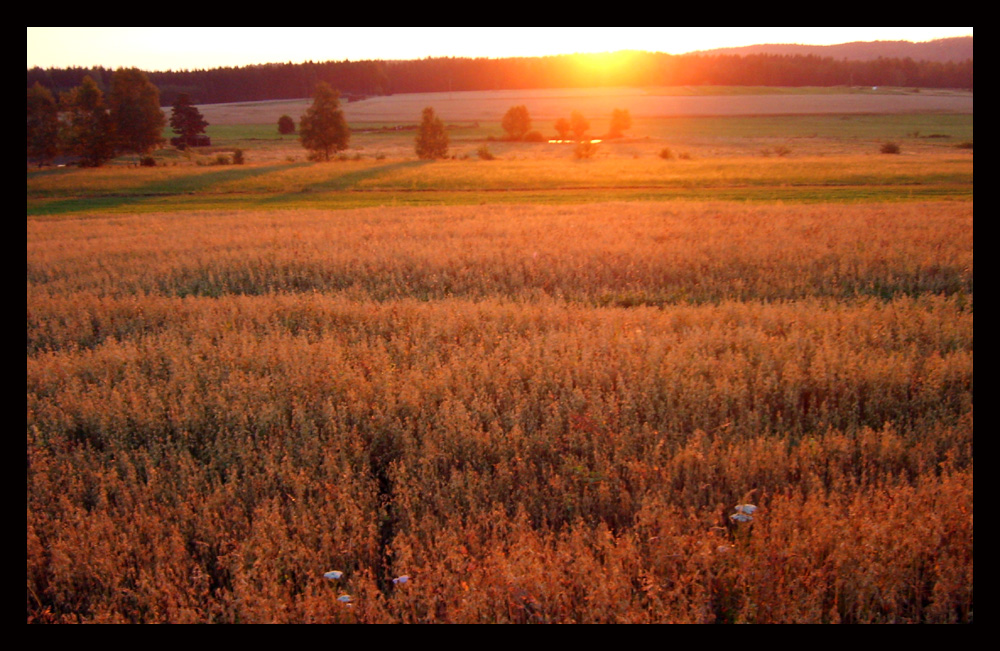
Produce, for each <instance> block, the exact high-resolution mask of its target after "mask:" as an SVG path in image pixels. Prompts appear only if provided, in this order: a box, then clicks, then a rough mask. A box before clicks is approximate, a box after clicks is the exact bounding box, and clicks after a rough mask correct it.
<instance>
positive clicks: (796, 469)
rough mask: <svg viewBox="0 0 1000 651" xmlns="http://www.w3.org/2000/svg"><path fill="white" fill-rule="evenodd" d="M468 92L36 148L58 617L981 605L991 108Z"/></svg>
mask: <svg viewBox="0 0 1000 651" xmlns="http://www.w3.org/2000/svg"><path fill="white" fill-rule="evenodd" d="M449 95H450V97H451V100H450V101H451V104H450V105H448V106H451V107H452V108H451V109H450V110H453V111H454V113H453V114H452V115H449V114H448V112H447V111H445V110H442V111H441V113H442V115H443V116H444V117H445V119H446V121H447V122H448V124H449V125H450V128H449V131H448V133H449V135H450V137H451V146H452V149H451V151H452V154H453V157H452V158H449V159H447V160H439V161H433V162H429V161H422V160H417V159H416V156H415V154H414V151H413V139H414V135H415V133H414V131H413V130H412V128H411V127H412V126H413V125H414V124H415V123H416V120H417V119H418V118H419V110H420V108H422V107H423V106H425V105H429V102H428V104H423V102H424V101H425V100H427V99H428V98H426V97H423V96H421V97H414V96H400V97H390V98H376V99H377V100H378V101H377V102H376V101H374V100H365V101H363V102H355V103H351V104H348V105H345V113H346V114H347V116H348V121H349V123H350V125H351V127H352V130H353V133H352V137H351V146H350V148H349V149H348V150H346V151H344V152H342V155H341V156H340V157H339V159H338V160H334V161H330V162H326V163H316V162H310V161H308V160H307V159H306V156H305V153H304V150H303V149H302V148H301V147H300V146H299V144H298V141H297V140H296V138H295V136H279V135H278V134H277V130H276V127H275V125H276V122H277V117H278V116H279V115H281V114H283V113H288V114H289V115H292V116H293V117H295V118H296V120H297V119H298V116H299V115H300V114H301V112H302V111H304V108H305V106H307V105H308V103H307V102H300V103H298V104H295V103H261V104H257V105H243V106H237V105H228V106H219V107H203V109H204V113H205V116H206V118H207V119H208V121H209V122H210V124H211V125H212V126H210V127H209V135H210V136H211V137H212V140H213V147H212V148H210V149H205V150H202V151H198V152H197V153H191V154H189V155H185V154H183V153H181V152H176V151H172V150H162V151H159V152H157V153H156V158H157V160H158V162H159V165H158V166H157V167H151V168H146V167H136V166H134V165H133V164H132V162H133V161H129V160H128V159H123V160H121V161H116V162H115V163H113V164H110V165H107V166H105V167H102V168H97V169H78V168H68V167H67V168H47V169H42V170H36V169H31V168H29V169H28V171H27V219H26V225H27V425H26V430H27V445H26V452H27V472H26V484H27V491H26V492H27V522H26V524H27V549H26V554H27V590H26V602H27V620H28V621H29V622H39V623H47V622H66V623H69V622H143V623H153V622H174V623H181V622H187V623H194V622H211V623H256V622H289V623H306V622H316V623H320V622H324V623H325V622H330V623H333V622H343V623H349V622H357V623H431V622H436V623H971V622H972V621H973V517H972V513H973V275H974V274H973V197H972V192H973V153H972V147H971V142H972V113H971V94H967V95H963V94H961V93H957V94H954V95H950V94H941V95H940V97H939V98H938V99H940V98H946V99H948V101H952V100H953V99H954V98H955V97H958V98H959V99H967V100H968V110H965V109H957V108H954V107H952V108H944V109H942V108H936V109H934V110H931V109H930V108H927V107H926V106H925V108H924V109H922V110H915V109H911V108H907V109H899V108H897V105H896V104H891V103H890V104H883V106H888V107H890V108H889V109H886V110H885V111H882V112H879V111H874V110H871V111H866V112H863V113H861V112H857V113H855V112H852V111H845V110H844V109H843V108H842V107H843V106H844V104H843V103H842V102H843V101H845V100H844V97H842V96H841V95H838V94H828V93H815V94H807V93H802V94H800V93H792V94H788V95H787V96H788V97H792V98H795V100H796V102H800V101H805V100H803V99H802V98H803V97H804V98H805V99H806V100H808V102H810V103H812V105H813V107H815V106H821V107H822V106H826V107H828V110H816V109H815V108H814V109H813V110H811V111H808V112H805V111H803V110H802V109H799V108H795V107H794V106H792V105H788V107H786V108H787V109H788V111H789V113H788V114H787V115H779V114H778V112H777V111H776V110H775V112H766V111H759V114H749V113H748V114H743V113H739V114H737V113H735V112H733V113H732V114H729V113H723V112H719V113H717V114H702V115H683V116H682V115H676V114H670V115H666V114H657V113H656V112H655V111H648V112H642V111H638V110H636V111H633V117H634V121H633V125H632V128H631V129H630V130H629V132H628V133H627V134H626V137H624V138H621V139H616V140H608V141H603V142H601V143H599V144H598V145H597V153H596V155H595V156H594V157H592V158H585V159H578V158H576V157H575V156H574V154H573V146H571V145H570V146H567V145H561V144H551V143H548V142H539V143H525V142H508V141H504V140H503V139H502V137H501V136H502V129H501V128H500V118H501V117H502V115H503V112H504V111H505V110H506V108H508V107H509V106H510V105H513V104H522V103H525V100H519V99H515V98H512V97H510V96H508V95H504V94H501V93H498V94H495V95H488V94H486V95H483V96H480V95H479V94H470V95H476V96H475V97H467V98H465V99H466V101H467V102H468V104H467V105H465V106H464V107H463V105H462V99H463V97H462V94H457V93H456V94H449ZM915 95H916V96H917V97H914V96H915ZM685 96H686V95H684V94H683V93H681V92H680V91H678V92H677V93H676V94H675V95H671V97H677V98H681V97H685ZM690 96H691V97H692V98H698V97H700V96H699V95H697V94H696V93H695V92H694V91H691V93H690ZM748 96H749V97H755V95H753V94H749V95H747V94H737V93H732V94H731V95H720V96H712V97H710V99H711V100H712V101H713V102H718V103H720V106H722V105H724V104H725V103H724V100H725V99H727V98H728V99H730V100H733V101H741V100H742V99H745V98H746V97H748ZM637 97H647V96H646V95H637ZM761 97H766V98H767V100H768V101H770V102H775V103H776V105H778V106H780V101H779V96H777V95H776V94H770V93H762V94H761ZM851 97H856V98H862V99H865V100H866V101H873V98H874V99H876V100H877V99H878V98H880V97H881V98H883V99H884V98H886V97H888V98H890V99H891V98H896V99H898V98H899V97H903V98H908V99H909V100H915V101H923V102H927V103H928V104H927V106H929V105H930V102H931V101H932V100H934V97H935V96H934V95H932V93H930V92H926V93H920V94H916V93H910V92H904V91H898V92H896V91H884V94H873V93H870V92H866V93H857V94H856V95H852V96H851ZM430 99H433V98H430ZM576 99H578V98H574V97H562V96H558V94H557V93H554V92H549V93H538V94H537V95H536V96H534V97H531V98H529V100H532V101H534V100H538V101H539V102H540V103H539V104H538V106H539V107H542V106H550V105H551V106H553V107H555V106H556V105H557V104H558V107H557V108H553V109H552V110H551V111H550V110H549V109H542V108H538V110H537V111H536V110H533V109H532V106H533V105H532V104H528V108H529V110H531V111H532V116H533V117H534V116H535V115H537V116H538V118H537V121H536V124H535V127H534V128H536V129H538V130H540V131H543V132H544V133H545V135H546V136H549V135H551V134H549V133H548V132H549V131H551V130H552V129H551V121H550V120H554V119H555V118H556V117H560V116H562V115H563V111H564V110H565V113H566V114H568V111H569V109H568V108H567V107H570V106H572V105H573V102H574V101H576ZM591 99H593V101H595V102H596V101H597V100H598V99H601V100H602V101H607V102H608V106H611V108H614V107H621V108H629V104H627V103H626V102H627V101H628V94H627V93H624V92H623V94H621V95H616V96H614V97H612V98H610V99H608V98H591ZM647 99H648V98H647ZM487 100H489V101H492V102H493V103H494V104H493V105H495V106H496V107H500V108H499V109H498V111H499V112H496V111H494V112H493V113H492V114H490V115H487V111H486V110H485V109H484V108H483V107H485V106H487V104H488V103H487ZM824 100H825V101H827V102H829V104H824ZM850 101H855V100H850ZM894 101H895V100H894ZM935 101H936V100H935ZM365 102H371V104H370V107H373V108H371V110H370V112H369V113H365V112H364V109H365V106H364V104H365ZM394 102H395V104H394ZM296 106H297V107H298V108H294V107H296ZM414 106H418V107H419V108H417V109H416V112H413V111H412V110H411V109H412V108H413V107H414ZM634 106H641V105H640V104H635V105H634ZM744 106H745V105H744ZM795 106H797V105H795ZM444 107H445V105H444V104H442V108H444ZM376 109H377V110H376ZM594 110H595V112H594V113H593V117H592V124H593V129H594V133H595V135H596V134H599V133H600V131H601V130H603V129H604V128H605V127H606V122H605V123H601V118H600V115H603V114H602V113H600V112H597V109H594ZM601 110H603V108H602V109H601ZM630 110H631V109H630ZM728 110H729V111H730V112H732V111H735V109H728ZM720 111H721V109H720ZM901 111H902V112H901ZM608 112H610V108H609V109H608ZM222 116H225V117H224V118H223V117H222ZM887 141H892V142H895V143H898V144H899V146H900V150H901V152H900V153H899V154H895V155H893V154H883V153H880V145H881V144H882V143H884V142H887ZM483 147H487V148H489V150H490V152H491V153H492V154H493V158H492V159H490V160H487V159H484V158H482V157H480V156H478V155H477V151H479V150H480V149H481V148H483ZM236 148H239V149H241V150H243V151H244V152H245V154H246V163H245V164H243V165H233V164H222V158H223V157H225V156H226V155H229V154H231V152H232V151H234V150H235V149H236ZM664 150H669V152H670V154H671V155H670V156H665V155H663V152H664Z"/></svg>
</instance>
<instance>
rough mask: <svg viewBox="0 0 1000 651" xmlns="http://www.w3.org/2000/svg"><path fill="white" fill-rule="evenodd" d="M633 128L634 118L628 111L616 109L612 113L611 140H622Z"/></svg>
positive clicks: (609, 134)
mask: <svg viewBox="0 0 1000 651" xmlns="http://www.w3.org/2000/svg"><path fill="white" fill-rule="evenodd" d="M631 128H632V116H631V115H629V112H628V109H615V110H613V111H612V112H611V128H610V129H609V130H608V137H609V138H621V137H622V135H624V132H625V131H627V130H629V129H631Z"/></svg>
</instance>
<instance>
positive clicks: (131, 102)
mask: <svg viewBox="0 0 1000 651" xmlns="http://www.w3.org/2000/svg"><path fill="white" fill-rule="evenodd" d="M108 107H109V109H110V112H111V121H112V122H113V123H114V125H115V135H116V144H117V148H118V149H120V150H122V151H126V152H134V153H136V154H145V153H148V152H149V151H150V150H151V149H153V148H154V147H156V146H158V145H160V144H161V143H162V142H163V127H164V126H166V124H167V118H166V116H165V115H164V114H163V111H162V110H161V109H160V91H159V90H158V89H157V88H156V86H154V85H153V84H152V83H150V81H149V78H147V77H146V73H144V72H143V71H141V70H139V69H138V68H121V69H119V70H116V71H115V74H114V76H113V77H112V78H111V93H110V94H109V95H108Z"/></svg>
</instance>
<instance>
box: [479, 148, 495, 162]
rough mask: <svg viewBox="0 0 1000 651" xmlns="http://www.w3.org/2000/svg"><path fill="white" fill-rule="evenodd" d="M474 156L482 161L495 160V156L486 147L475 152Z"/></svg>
mask: <svg viewBox="0 0 1000 651" xmlns="http://www.w3.org/2000/svg"><path fill="white" fill-rule="evenodd" d="M476 155H478V156H479V158H481V159H482V160H493V159H495V158H496V156H494V155H493V152H491V151H490V148H489V147H487V146H486V145H483V146H482V147H480V148H479V149H478V150H476Z"/></svg>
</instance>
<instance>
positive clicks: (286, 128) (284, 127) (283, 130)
mask: <svg viewBox="0 0 1000 651" xmlns="http://www.w3.org/2000/svg"><path fill="white" fill-rule="evenodd" d="M278 133H280V134H281V135H283V136H287V135H289V134H292V133H295V120H293V119H292V118H291V116H288V115H282V116H281V117H280V118H278Z"/></svg>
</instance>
